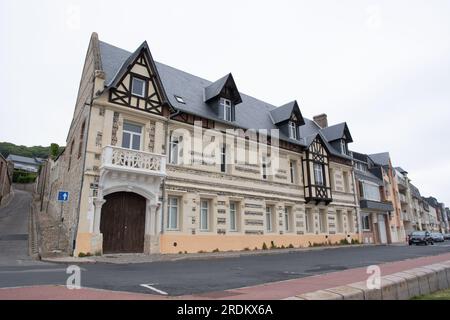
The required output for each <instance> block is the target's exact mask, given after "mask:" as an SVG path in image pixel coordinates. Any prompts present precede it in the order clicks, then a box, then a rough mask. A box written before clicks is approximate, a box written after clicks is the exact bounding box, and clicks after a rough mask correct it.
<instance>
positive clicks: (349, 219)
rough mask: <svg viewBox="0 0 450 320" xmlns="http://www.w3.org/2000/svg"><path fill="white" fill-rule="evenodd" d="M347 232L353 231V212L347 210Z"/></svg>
mask: <svg viewBox="0 0 450 320" xmlns="http://www.w3.org/2000/svg"><path fill="white" fill-rule="evenodd" d="M347 229H348V230H347V232H353V213H352V212H351V211H348V212H347Z"/></svg>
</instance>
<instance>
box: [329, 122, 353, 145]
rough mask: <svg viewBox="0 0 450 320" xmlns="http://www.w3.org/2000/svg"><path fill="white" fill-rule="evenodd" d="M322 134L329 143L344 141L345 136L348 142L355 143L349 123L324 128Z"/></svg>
mask: <svg viewBox="0 0 450 320" xmlns="http://www.w3.org/2000/svg"><path fill="white" fill-rule="evenodd" d="M322 132H323V134H324V136H325V137H326V138H327V139H328V141H335V140H339V139H342V137H343V136H344V134H345V135H346V138H347V141H348V142H353V139H352V136H351V135H350V131H349V130H348V128H347V123H345V122H342V123H338V124H335V125H332V126H328V127H326V128H323V129H322Z"/></svg>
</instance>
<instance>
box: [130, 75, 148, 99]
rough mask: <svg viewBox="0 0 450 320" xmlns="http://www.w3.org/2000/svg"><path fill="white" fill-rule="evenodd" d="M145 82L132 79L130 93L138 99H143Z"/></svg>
mask: <svg viewBox="0 0 450 320" xmlns="http://www.w3.org/2000/svg"><path fill="white" fill-rule="evenodd" d="M145 82H146V81H145V80H143V79H141V78H137V77H133V78H132V81H131V93H132V94H133V95H135V96H138V97H145Z"/></svg>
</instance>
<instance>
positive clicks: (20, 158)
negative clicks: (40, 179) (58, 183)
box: [6, 154, 42, 166]
mask: <svg viewBox="0 0 450 320" xmlns="http://www.w3.org/2000/svg"><path fill="white" fill-rule="evenodd" d="M6 159H7V160H11V161H12V162H21V163H26V164H30V165H34V166H38V165H39V164H40V163H41V162H42V161H38V160H36V159H35V158H30V157H23V156H17V155H15V154H10V155H9V156H8V157H7V158H6Z"/></svg>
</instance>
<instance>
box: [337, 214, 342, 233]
mask: <svg viewBox="0 0 450 320" xmlns="http://www.w3.org/2000/svg"><path fill="white" fill-rule="evenodd" d="M336 232H337V233H343V232H344V224H343V221H342V211H341V210H337V211H336Z"/></svg>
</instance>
